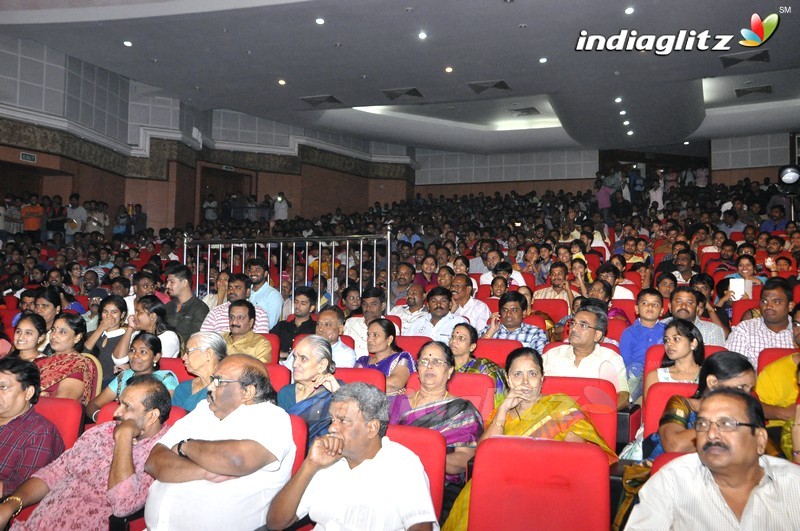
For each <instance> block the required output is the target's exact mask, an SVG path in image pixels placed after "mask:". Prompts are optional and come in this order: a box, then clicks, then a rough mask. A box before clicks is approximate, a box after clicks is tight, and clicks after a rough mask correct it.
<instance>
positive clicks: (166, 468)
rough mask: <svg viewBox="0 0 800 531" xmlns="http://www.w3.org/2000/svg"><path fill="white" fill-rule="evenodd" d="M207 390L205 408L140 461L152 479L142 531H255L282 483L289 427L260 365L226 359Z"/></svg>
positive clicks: (287, 469) (289, 456)
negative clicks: (232, 529) (214, 530)
mask: <svg viewBox="0 0 800 531" xmlns="http://www.w3.org/2000/svg"><path fill="white" fill-rule="evenodd" d="M208 388H209V396H208V401H207V402H200V403H199V404H198V405H197V407H196V408H195V410H194V411H192V412H191V413H189V414H188V415H187V416H186V417H184V418H182V419H181V420H179V421H178V422H176V423H175V425H174V426H173V427H172V428H171V429H170V430H169V432H167V434H166V435H164V437H162V438H161V440H160V441H159V443H158V444H156V446H155V447H154V448H153V451H152V452H151V453H150V457H149V458H148V460H147V464H146V465H145V470H146V471H147V472H148V473H149V474H150V475H151V476H153V477H154V478H155V479H156V481H155V482H154V483H153V485H152V486H151V487H150V492H149V494H148V497H147V504H146V506H145V522H146V523H147V528H148V529H152V530H161V529H231V528H232V527H231V526H233V528H237V529H256V528H260V527H262V526H263V525H264V522H265V520H266V516H267V511H268V510H269V505H270V503H271V501H272V498H273V496H274V495H275V494H276V493H277V492H278V491H279V490H280V489H281V487H283V486H284V485H285V484H286V482H287V481H288V480H289V476H290V475H291V470H292V464H293V463H294V456H295V445H294V441H293V439H292V425H291V421H290V420H289V415H288V414H287V413H286V412H285V411H284V410H282V409H281V408H279V407H278V406H276V405H275V404H274V400H275V391H274V390H273V389H272V385H271V384H270V381H269V374H268V373H267V370H266V367H265V366H264V363H262V362H260V361H259V360H257V359H255V358H253V357H251V356H248V355H246V354H232V355H230V356H228V357H226V358H225V359H223V360H222V361H221V362H220V364H219V366H218V367H217V370H216V374H215V375H213V376H212V377H211V383H210V384H209V386H208Z"/></svg>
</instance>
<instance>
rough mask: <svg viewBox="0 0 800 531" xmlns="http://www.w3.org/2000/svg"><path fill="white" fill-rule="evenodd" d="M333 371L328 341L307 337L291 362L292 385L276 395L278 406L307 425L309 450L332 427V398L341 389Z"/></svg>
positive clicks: (315, 336) (299, 343)
mask: <svg viewBox="0 0 800 531" xmlns="http://www.w3.org/2000/svg"><path fill="white" fill-rule="evenodd" d="M334 371H336V364H335V363H334V362H333V352H332V350H331V344H330V343H328V340H327V339H325V338H324V337H322V336H318V335H310V336H306V337H304V338H303V339H301V340H300V341H299V342H298V343H297V347H295V349H294V352H293V361H292V376H293V377H294V383H293V384H290V385H287V386H284V387H283V388H282V389H281V390H280V391H278V405H279V406H280V407H282V408H283V409H284V410H285V411H286V412H287V413H289V414H290V415H297V416H298V417H300V418H302V419H303V420H304V421H305V422H306V425H307V426H308V446H311V443H312V442H314V439H315V438H317V437H320V436H323V435H326V434H327V433H328V426H330V425H331V416H330V413H329V411H328V409H329V407H330V405H331V395H332V394H333V393H334V392H335V391H336V390H337V389H339V385H340V384H339V382H338V381H336V378H334V376H333V373H334Z"/></svg>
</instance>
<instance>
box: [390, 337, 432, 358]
mask: <svg viewBox="0 0 800 531" xmlns="http://www.w3.org/2000/svg"><path fill="white" fill-rule="evenodd" d="M428 341H431V338H429V337H428V336H397V337H396V338H395V342H396V343H397V346H398V347H400V348H401V349H403V350H405V351H406V352H408V353H409V354H411V357H412V358H414V359H417V356H419V350H420V349H421V348H422V345H424V344H425V343H427V342H428Z"/></svg>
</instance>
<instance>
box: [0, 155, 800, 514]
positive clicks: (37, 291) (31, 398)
mask: <svg viewBox="0 0 800 531" xmlns="http://www.w3.org/2000/svg"><path fill="white" fill-rule="evenodd" d="M9 199H10V201H9V200H7V201H6V207H5V210H4V212H3V213H4V216H5V232H4V233H2V234H0V237H2V238H4V246H3V257H2V271H0V283H1V284H0V287H1V288H2V289H3V294H4V296H5V302H6V308H5V309H3V310H0V313H2V316H3V325H4V332H3V333H0V357H2V359H0V441H2V444H0V463H3V466H2V467H1V468H0V486H1V487H2V495H3V496H5V498H4V501H3V502H2V503H0V527H1V526H4V525H5V524H6V523H8V522H10V521H11V519H12V518H13V517H14V516H16V515H17V514H18V513H19V512H20V511H21V510H22V509H23V508H24V507H27V506H30V505H34V504H38V505H36V508H35V510H34V511H33V513H32V514H30V515H29V516H28V519H27V520H26V521H21V520H15V521H14V522H13V524H12V529H28V528H31V529H32V528H55V527H59V528H61V527H66V526H71V527H78V528H105V527H106V526H107V522H108V517H109V516H111V515H112V514H113V515H117V516H123V515H127V514H130V513H133V512H135V511H136V510H138V509H141V508H142V507H144V508H145V511H144V518H145V521H146V524H147V526H148V528H150V529H174V528H189V527H195V528H196V527H212V526H213V527H218V526H219V527H222V526H228V527H233V528H236V529H240V528H241V529H253V528H258V527H263V526H264V525H265V524H266V525H267V526H268V528H270V529H273V528H274V529H282V528H285V527H287V526H290V525H293V524H295V523H296V522H297V521H298V520H301V519H303V518H304V517H309V518H310V519H311V521H313V522H317V523H319V524H321V525H323V526H324V527H325V528H329V527H331V528H332V527H335V526H345V525H346V526H349V528H354V529H355V528H357V529H432V528H436V527H437V526H438V525H439V524H441V525H442V527H443V528H444V529H467V527H468V523H469V522H468V516H469V505H470V499H471V492H472V489H471V482H470V481H469V479H468V469H469V464H470V462H471V461H472V460H473V459H474V458H475V452H476V448H477V447H478V445H479V444H480V443H481V442H482V441H484V440H486V439H487V438H492V437H496V436H499V435H516V436H524V437H531V438H536V439H552V440H557V441H567V442H573V443H585V444H592V445H595V446H597V447H599V448H600V449H601V450H602V451H603V452H604V454H605V455H606V456H607V458H608V461H609V464H611V463H614V462H616V461H618V460H619V458H620V456H622V457H623V458H626V459H634V460H636V461H640V462H642V463H644V465H645V466H649V464H650V463H652V461H653V460H654V459H656V458H657V457H659V456H660V455H661V454H664V453H674V452H679V453H683V454H688V455H685V456H684V457H680V458H677V459H675V460H674V462H673V463H670V464H668V465H666V466H665V467H664V468H663V469H661V470H660V471H659V472H658V473H656V474H654V475H653V477H652V478H651V479H650V480H648V481H647V483H645V486H644V488H642V490H641V491H640V498H641V503H640V504H639V505H637V506H636V507H635V508H634V509H633V511H632V512H631V513H630V520H629V523H628V528H629V529H644V528H652V527H653V525H654V524H653V522H658V523H657V524H656V527H658V528H662V527H664V528H667V527H672V528H675V529H691V528H696V527H697V526H698V522H700V521H702V522H708V526H709V527H714V525H715V524H714V523H712V522H716V523H719V522H725V525H726V526H728V524H730V525H729V526H730V527H738V526H742V527H765V528H770V529H773V528H775V529H781V528H787V529H791V528H797V527H800V514H798V512H797V511H796V508H794V505H796V504H795V502H794V501H795V500H797V499H798V497H799V496H800V468H798V467H797V465H796V464H800V409H799V408H797V407H796V403H797V401H798V378H800V370H798V365H799V364H800V353H797V352H796V351H798V350H800V307H797V308H795V306H794V301H795V300H796V298H797V297H796V296H795V293H796V291H795V287H796V285H797V283H798V270H797V264H798V259H800V232H798V231H797V225H796V222H795V220H794V219H791V217H790V215H787V213H792V212H793V211H794V209H793V205H792V204H791V203H790V202H789V201H790V199H788V198H787V197H786V194H784V193H782V191H781V190H780V189H778V188H776V187H775V186H774V185H770V183H769V180H768V179H765V181H764V182H763V183H759V182H751V181H749V180H744V181H741V182H739V183H737V184H736V185H734V186H730V187H729V186H725V185H719V184H711V183H710V182H709V175H708V172H707V170H702V169H697V170H685V171H682V172H678V171H665V172H660V173H655V174H653V175H650V176H648V178H647V179H645V178H643V177H642V176H641V175H640V174H639V173H638V172H637V171H636V170H633V171H630V172H628V173H626V174H623V173H621V172H609V174H608V175H600V174H598V179H597V180H596V181H595V183H594V185H593V187H592V190H587V191H586V192H577V193H565V192H563V191H558V192H555V191H550V190H548V191H546V192H543V193H541V194H539V193H537V192H532V193H530V194H527V195H524V196H523V195H519V194H516V193H510V194H507V195H505V196H501V195H500V194H499V193H498V194H495V195H494V196H485V195H482V194H479V195H469V196H459V195H454V196H453V197H451V198H446V197H444V196H440V197H439V198H434V197H432V196H430V195H429V196H428V197H427V198H423V197H422V196H421V195H417V197H416V198H415V199H413V200H408V201H402V202H397V203H394V204H392V205H388V204H385V205H381V204H379V203H376V204H375V205H374V206H373V207H371V208H370V209H369V210H368V211H366V212H362V213H353V214H344V213H342V212H341V210H339V209H337V210H336V211H335V212H333V213H330V214H327V215H324V216H321V217H319V218H316V219H303V218H299V217H295V218H294V219H289V218H288V208H289V207H290V206H291V204H290V203H289V201H288V199H287V198H286V197H285V196H283V194H278V196H277V199H276V200H274V201H273V200H271V198H269V197H267V198H265V200H264V202H263V204H262V205H261V206H258V205H256V206H258V208H259V209H261V210H257V209H252V208H251V209H250V210H247V209H246V207H242V209H243V210H241V212H240V213H238V214H235V215H234V212H233V210H231V208H230V207H229V206H226V207H225V209H222V210H220V208H219V206H218V205H217V204H216V201H215V200H214V198H213V197H208V198H207V199H206V201H205V203H204V205H203V208H204V215H203V221H202V223H201V224H200V225H198V226H196V227H195V226H191V225H188V226H185V227H180V228H174V229H166V228H165V229H161V230H159V231H157V232H156V231H154V230H153V229H152V228H148V227H146V225H145V226H142V225H141V223H140V222H139V224H137V220H141V219H142V217H137V216H143V219H145V220H146V215H144V213H143V212H142V207H141V206H140V205H131V207H132V208H131V209H130V211H129V209H126V208H125V207H121V209H120V214H119V216H118V221H119V220H121V219H122V218H123V217H124V216H123V214H124V215H126V216H128V218H127V221H125V222H124V223H121V224H120V226H122V225H124V227H125V230H119V231H118V230H117V229H116V228H114V229H113V230H112V228H111V223H110V220H108V217H107V216H106V217H105V218H103V217H102V216H103V215H105V214H104V212H105V206H104V205H103V204H102V203H100V202H94V201H87V202H86V203H85V204H84V205H83V206H78V205H79V202H80V197H79V196H78V195H77V194H73V195H72V196H71V197H70V200H69V206H68V207H66V208H64V207H61V205H60V202H61V200H60V198H59V199H58V202H57V203H58V206H56V200H55V199H56V198H53V199H50V198H47V202H46V203H47V204H45V198H42V204H39V198H38V197H37V196H36V195H34V194H20V197H19V198H17V197H12V198H9ZM233 199H236V198H232V197H231V198H226V200H227V201H228V203H229V204H230V203H231V202H232V200H233ZM278 203H282V204H281V205H280V207H279V206H277V205H278ZM14 208H17V209H18V210H19V211H20V214H19V219H20V220H21V221H22V222H23V225H22V226H20V227H16V226H14V225H13V223H14V222H15V221H16V219H17V217H16V216H17V214H16V213H15V212H14V211H13V209H14ZM10 210H11V215H10V216H9V211H10ZM62 210H63V211H64V212H63V213H64V215H63V216H62V215H61V214H62ZM79 210H82V211H83V213H82V214H79V213H78V212H79ZM278 210H280V212H277V211H278ZM123 211H124V212H123ZM32 212H40V213H41V215H33V214H32ZM253 212H258V215H255V214H252V213H253ZM31 216H33V217H37V216H38V218H39V220H40V223H39V225H34V224H32V223H31V222H30V220H31V219H32V217H31ZM26 220H27V221H28V224H24V221H26ZM56 221H58V224H56V223H55V222H56ZM9 222H11V223H12V225H9ZM73 222H74V223H73ZM76 224H77V225H76ZM94 228H96V229H97V230H94ZM389 228H391V229H392V231H393V232H392V234H393V237H392V239H391V240H390V241H388V242H385V243H384V242H381V243H379V244H374V245H373V244H370V245H364V246H345V245H340V244H337V240H341V238H343V237H344V236H347V235H351V234H381V233H384V231H386V230H387V229H389ZM10 229H11V230H10ZM310 236H322V237H326V238H327V237H329V238H330V241H329V243H326V244H324V245H321V244H315V245H310V246H302V248H301V249H300V250H298V247H292V246H285V247H284V248H283V249H284V251H283V254H281V251H280V249H282V248H281V247H268V250H267V251H266V252H265V251H263V249H265V247H261V248H260V249H262V250H259V251H258V253H257V254H254V252H253V251H245V252H244V254H237V253H231V254H229V253H228V251H227V250H226V249H225V248H224V247H217V246H211V245H206V243H207V242H213V241H214V240H215V239H248V238H259V239H261V240H262V241H266V242H268V238H269V237H294V238H303V237H306V238H307V237H310ZM267 245H269V244H268V243H267ZM253 249H256V247H255V246H254V247H253ZM284 266H285V267H284ZM412 339H417V340H420V341H419V342H418V343H413V344H415V345H417V347H415V348H413V349H410V350H408V349H404V348H403V347H402V346H403V345H409V344H412V343H408V342H407V341H411V340H412ZM500 340H505V341H500ZM509 343H510V344H511V346H510V347H506V346H503V347H502V348H503V349H506V350H504V351H503V356H497V355H496V351H495V350H494V349H500V348H501V347H500V346H499V345H507V344H509ZM480 345H485V348H488V349H490V350H491V351H492V352H493V353H494V354H493V355H492V356H489V357H479V356H476V351H478V348H479V346H480ZM654 349H655V350H654ZM769 349H785V350H783V351H781V353H782V354H783V355H782V356H779V357H777V358H776V359H775V360H774V361H773V362H772V363H768V361H772V359H771V358H770V359H769V360H767V356H768V354H767V352H768V350H769ZM653 353H655V356H653ZM490 357H493V358H495V359H498V360H499V359H501V358H504V359H503V360H502V361H503V362H502V363H498V362H495V361H492V359H489V358H490ZM176 358H180V359H181V361H182V364H180V366H176V365H170V366H171V367H172V370H169V369H167V368H166V365H167V364H168V362H167V361H165V360H167V359H176ZM277 364H281V365H283V366H284V367H286V368H288V369H289V371H290V372H291V382H290V383H289V384H287V385H282V386H281V387H280V388H277V386H276V385H273V382H272V381H271V379H270V371H269V370H268V367H270V366H274V365H277ZM162 365H165V367H162ZM341 368H357V369H359V368H370V369H374V370H377V371H379V372H380V373H381V374H382V375H383V380H382V381H381V382H380V383H381V385H380V386H378V387H376V386H373V385H369V384H366V383H350V384H346V383H345V382H344V381H343V380H342V379H341V378H338V377H337V369H341ZM454 374H466V375H469V374H482V375H487V376H488V377H489V378H490V379H491V382H492V388H493V390H494V393H493V397H492V400H491V404H490V406H491V407H490V408H489V409H493V411H492V413H491V414H490V415H488V416H487V414H486V411H482V410H481V408H480V407H478V405H476V404H475V403H474V402H473V401H471V400H468V399H466V398H464V397H460V396H457V395H455V394H453V393H451V391H450V387H449V383H450V381H451V379H452V378H453V375H454ZM548 377H567V378H569V377H584V378H595V379H600V380H606V381H608V382H609V383H610V384H611V386H613V390H614V396H613V397H612V398H610V400H611V401H612V402H613V405H614V407H615V408H616V409H617V410H619V411H621V412H626V411H630V410H631V408H632V407H637V406H638V405H643V407H644V408H645V411H646V410H647V407H648V405H647V397H648V395H649V394H650V393H651V392H654V391H653V389H655V388H656V387H655V386H662V385H664V384H668V383H671V382H679V383H693V384H696V385H697V390H696V392H695V393H694V394H693V395H691V396H683V395H681V394H676V395H675V396H673V397H672V398H671V399H670V400H669V401H668V402H667V405H666V408H664V410H663V412H662V411H659V412H658V413H659V414H660V416H661V420H660V423H659V427H658V429H657V431H655V432H654V433H649V434H644V432H643V431H642V432H640V433H639V434H636V436H635V437H632V440H631V441H622V443H623V444H624V443H629V444H628V445H627V446H626V448H625V449H624V450H623V451H622V452H620V448H615V447H613V446H611V445H609V443H608V441H606V440H605V439H604V437H603V435H602V433H603V432H602V430H601V429H600V428H599V427H598V426H596V425H595V423H594V422H593V420H592V415H591V413H590V412H589V411H585V410H584V409H583V408H582V406H581V405H579V404H578V402H576V400H575V399H574V397H571V396H568V395H566V394H562V393H550V394H545V393H544V392H543V388H544V382H545V380H546V379H547V378H548ZM482 378H485V376H484V377H482ZM40 397H57V398H67V399H71V400H75V401H78V402H80V404H81V405H82V406H83V407H84V412H85V415H86V423H87V428H88V426H90V425H92V424H93V423H96V427H93V428H91V429H87V430H86V431H85V432H84V434H83V435H82V436H81V437H80V439H79V440H78V441H77V443H76V444H75V445H74V446H73V447H72V448H70V449H67V450H66V451H65V448H64V446H65V445H64V442H63V440H62V438H61V436H60V435H59V432H58V430H57V429H55V427H54V426H53V425H52V423H50V421H49V420H47V419H46V418H44V417H43V416H42V415H40V414H39V413H37V410H36V408H35V407H34V405H35V404H36V403H37V402H38V401H39V398H40ZM651 407H652V406H651ZM109 411H113V413H112V416H113V419H114V421H113V422H103V420H104V419H107V418H108V416H107V413H104V412H109ZM176 411H178V412H180V414H179V415H178V418H179V420H175V419H171V422H170V423H172V421H173V420H174V424H173V425H172V427H170V426H169V424H170V423H168V422H167V420H168V419H170V416H171V415H173V416H174V415H176ZM183 414H185V416H182V415H183ZM289 415H295V416H297V417H300V418H301V419H302V420H303V421H304V422H305V425H306V429H307V432H306V435H307V438H306V440H307V447H306V448H300V449H297V448H296V447H295V442H294V438H293V432H292V429H293V428H292V423H291V421H290V416H289ZM181 416H182V418H181ZM390 425H406V426H418V427H423V428H427V429H430V430H435V431H438V432H439V433H441V434H442V435H443V436H444V439H445V443H446V447H447V453H446V460H445V467H444V468H445V478H444V479H445V482H444V485H445V487H444V503H443V508H442V511H441V512H440V513H438V514H437V512H436V511H435V510H434V506H433V502H432V498H431V495H430V492H429V487H428V483H429V482H428V478H426V475H425V471H424V469H423V467H422V465H421V462H420V460H419V458H418V457H417V456H416V455H415V454H414V453H413V452H411V451H410V450H408V449H406V448H405V447H403V446H401V445H399V444H397V443H396V442H394V441H392V440H391V437H387V436H386V433H387V427H388V426H390ZM295 429H296V428H295ZM28 447H35V451H33V450H31V451H28ZM298 450H299V453H298ZM296 456H299V457H296ZM302 456H305V458H304V459H303V457H302ZM296 458H297V459H298V462H295V459H296ZM299 459H302V462H300V461H299ZM509 459H513V456H509ZM87 463H92V464H93V466H86V464H87ZM792 463H796V464H792ZM79 464H82V465H83V466H80V465H79ZM385 481H391V482H392V484H393V485H399V486H400V487H399V488H401V489H402V493H403V494H402V495H401V496H391V497H387V496H386V493H385V492H384V491H382V490H381V489H376V488H374V487H375V486H377V485H380V484H381V482H385ZM370 487H372V488H370ZM498 488H501V486H498ZM354 492H358V493H360V495H359V496H358V497H357V498H353V496H352V493H354ZM717 501H718V503H717ZM701 504H702V505H701ZM701 507H702V510H701V509H700V508H701ZM700 513H702V517H700V516H699V514H700Z"/></svg>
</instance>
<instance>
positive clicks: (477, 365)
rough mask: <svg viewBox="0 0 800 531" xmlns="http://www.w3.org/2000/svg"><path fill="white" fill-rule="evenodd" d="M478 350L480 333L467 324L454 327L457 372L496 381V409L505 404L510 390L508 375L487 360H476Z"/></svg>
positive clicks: (454, 354)
mask: <svg viewBox="0 0 800 531" xmlns="http://www.w3.org/2000/svg"><path fill="white" fill-rule="evenodd" d="M476 348H478V331H477V330H475V327H474V326H472V325H470V324H467V323H459V324H457V325H456V326H454V327H453V333H452V334H451V335H450V350H452V351H453V357H454V361H455V372H463V373H468V374H470V373H471V374H486V375H488V376H489V377H490V378H491V379H492V380H494V407H498V406H499V405H500V404H502V403H503V399H504V398H505V395H506V389H507V388H508V382H507V381H506V373H505V371H504V370H503V368H502V367H500V366H499V365H498V364H496V363H495V362H493V361H492V360H490V359H486V358H476V357H475V354H474V353H475V349H476Z"/></svg>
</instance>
